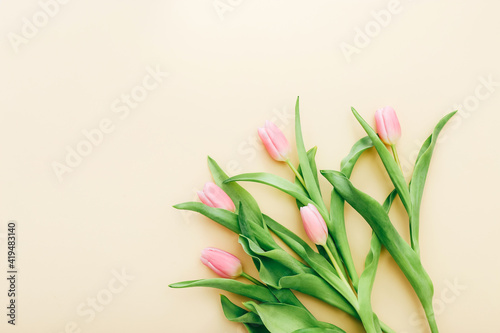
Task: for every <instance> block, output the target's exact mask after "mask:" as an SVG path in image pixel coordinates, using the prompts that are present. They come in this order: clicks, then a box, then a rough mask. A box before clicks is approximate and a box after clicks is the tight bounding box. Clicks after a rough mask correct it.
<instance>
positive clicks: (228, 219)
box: [174, 202, 279, 250]
mask: <svg viewBox="0 0 500 333" xmlns="http://www.w3.org/2000/svg"><path fill="white" fill-rule="evenodd" d="M174 208H176V209H181V210H190V211H194V212H197V213H200V214H202V215H205V216H206V217H208V218H210V219H212V220H213V221H215V222H217V223H219V224H220V225H222V226H224V227H226V228H228V229H229V230H231V231H233V232H235V233H237V234H240V233H241V230H240V226H239V222H238V215H237V214H235V213H233V212H230V211H228V210H225V209H221V208H213V207H209V206H207V205H205V204H202V203H201V202H185V203H181V204H178V205H175V206H174ZM248 211H249V210H248V209H245V212H248ZM245 221H248V219H245ZM248 228H251V230H252V233H253V235H254V236H255V238H257V239H258V240H259V245H260V246H261V247H262V248H264V249H266V250H269V249H274V248H279V246H278V244H276V242H275V241H274V239H273V237H272V236H271V234H270V233H269V230H267V226H265V229H264V228H263V227H261V226H259V225H257V224H255V223H253V224H250V225H249V226H248Z"/></svg>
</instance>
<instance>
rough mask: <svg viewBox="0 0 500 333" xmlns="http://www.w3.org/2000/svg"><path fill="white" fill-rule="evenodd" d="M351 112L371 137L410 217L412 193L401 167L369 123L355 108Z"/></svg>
mask: <svg viewBox="0 0 500 333" xmlns="http://www.w3.org/2000/svg"><path fill="white" fill-rule="evenodd" d="M351 110H352V113H353V114H354V116H355V117H356V119H357V120H358V121H359V123H360V124H361V126H362V127H363V129H364V130H365V132H366V133H367V134H368V136H369V137H370V139H371V141H372V143H373V146H374V147H375V149H376V150H377V153H378V155H379V156H380V159H381V160H382V163H383V164H384V167H385V169H386V170H387V173H388V174H389V178H391V181H392V183H393V184H394V187H395V188H396V190H397V191H398V194H399V197H400V198H401V201H402V202H403V205H404V206H405V209H406V211H407V212H408V215H410V214H411V210H412V205H411V199H410V192H409V190H408V185H407V184H406V181H405V178H404V176H403V173H402V171H401V170H400V169H399V166H398V165H397V163H396V161H395V160H394V158H393V156H392V155H391V153H390V152H389V150H387V147H386V146H385V144H384V143H383V142H382V141H381V140H380V138H379V136H378V135H377V133H376V132H375V131H374V130H373V128H371V127H370V125H368V123H367V122H366V121H365V120H364V119H363V118H362V117H361V116H360V115H359V113H358V112H357V111H356V110H355V109H354V108H351Z"/></svg>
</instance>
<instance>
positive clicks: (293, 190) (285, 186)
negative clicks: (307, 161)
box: [224, 172, 313, 205]
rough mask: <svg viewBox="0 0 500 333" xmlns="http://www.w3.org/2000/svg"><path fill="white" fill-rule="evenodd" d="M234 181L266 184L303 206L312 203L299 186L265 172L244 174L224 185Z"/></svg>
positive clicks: (230, 179)
mask: <svg viewBox="0 0 500 333" xmlns="http://www.w3.org/2000/svg"><path fill="white" fill-rule="evenodd" d="M236 181H248V182H255V183H261V184H266V185H269V186H272V187H274V188H277V189H278V190H280V191H283V192H285V193H287V194H289V195H291V196H292V197H294V198H295V199H297V200H300V202H302V203H303V204H304V205H307V204H309V203H313V202H312V201H311V199H309V197H308V196H307V193H306V192H304V190H303V189H302V188H301V187H300V186H298V185H296V184H294V183H292V182H291V181H288V180H286V179H284V178H281V177H279V176H276V175H273V174H271V173H266V172H255V173H244V174H241V175H237V176H234V177H231V178H228V179H226V180H225V181H224V183H225V184H227V183H230V182H236Z"/></svg>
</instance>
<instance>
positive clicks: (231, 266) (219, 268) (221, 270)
mask: <svg viewBox="0 0 500 333" xmlns="http://www.w3.org/2000/svg"><path fill="white" fill-rule="evenodd" d="M200 259H201V262H202V263H203V264H204V265H205V266H207V267H209V268H210V269H211V270H213V271H214V272H215V273H217V274H218V275H219V276H220V277H223V278H225V279H234V278H237V277H238V276H240V275H241V274H242V272H243V268H242V267H241V261H240V260H239V259H238V258H236V257H235V256H233V255H232V254H231V253H228V252H226V251H222V250H219V249H216V248H214V247H207V248H206V249H204V250H203V251H202V252H201V257H200Z"/></svg>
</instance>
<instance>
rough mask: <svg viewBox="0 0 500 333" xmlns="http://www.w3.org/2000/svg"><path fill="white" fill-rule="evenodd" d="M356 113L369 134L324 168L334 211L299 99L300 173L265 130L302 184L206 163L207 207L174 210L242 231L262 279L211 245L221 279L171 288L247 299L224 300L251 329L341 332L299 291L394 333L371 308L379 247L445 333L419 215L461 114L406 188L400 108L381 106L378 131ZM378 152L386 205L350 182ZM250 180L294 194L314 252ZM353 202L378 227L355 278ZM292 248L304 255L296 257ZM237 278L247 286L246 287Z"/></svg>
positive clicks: (273, 150)
mask: <svg viewBox="0 0 500 333" xmlns="http://www.w3.org/2000/svg"><path fill="white" fill-rule="evenodd" d="M352 112H353V114H354V116H355V117H356V119H357V120H358V122H359V123H360V124H361V126H362V127H363V129H364V130H365V132H366V134H367V136H366V137H364V138H362V139H360V140H359V141H357V142H356V143H355V144H354V145H353V147H352V149H351V151H350V152H349V154H348V155H347V156H346V157H345V158H344V159H343V160H342V163H341V165H340V170H339V171H333V170H321V171H320V173H321V175H323V176H324V177H325V178H326V179H327V180H328V182H329V183H331V185H332V186H333V188H332V191H331V196H330V198H329V199H330V206H329V208H328V207H327V206H326V204H325V201H324V198H323V197H322V194H321V191H320V184H319V181H318V170H317V166H316V161H315V155H316V147H314V148H312V149H310V150H306V148H305V145H304V141H303V138H302V130H301V125H300V114H299V100H298V99H297V103H296V107H295V138H296V149H297V153H298V157H299V163H298V166H297V167H295V166H294V165H293V163H292V162H291V161H290V159H289V153H290V151H291V147H290V145H289V143H288V141H287V139H286V137H285V135H284V134H283V133H282V132H281V131H280V130H279V129H278V128H277V127H276V126H275V125H274V124H273V123H271V122H266V124H265V126H264V127H263V128H260V129H259V130H258V134H259V137H260V138H261V140H262V142H263V144H264V146H265V148H266V149H267V151H268V152H269V154H270V155H271V157H272V158H274V159H275V160H276V161H280V162H285V163H286V164H287V165H288V166H289V167H290V169H291V170H292V172H293V174H294V178H295V179H294V181H293V182H291V181H288V180H286V179H284V178H281V177H278V176H276V175H273V174H270V173H264V172H259V173H247V174H241V175H237V176H234V177H229V176H228V175H227V174H226V173H224V171H223V170H222V169H221V168H220V167H219V165H218V164H217V163H216V162H215V161H214V160H213V159H211V158H208V165H209V168H210V171H211V173H212V176H213V179H214V183H207V184H206V185H205V187H204V188H203V191H201V192H199V193H198V195H199V198H200V200H201V203H199V202H186V203H182V204H178V205H176V206H174V207H175V208H177V209H183V210H191V211H195V212H198V213H201V214H203V215H205V216H207V217H208V218H210V219H212V220H213V221H215V222H217V223H219V224H221V225H222V226H224V227H226V228H228V229H230V230H231V231H233V232H235V233H236V234H238V235H239V236H238V240H239V243H240V244H241V246H242V247H243V249H244V251H245V252H246V253H247V254H248V255H249V256H250V257H251V258H252V260H253V263H254V264H255V266H256V268H257V270H258V277H252V276H250V275H248V274H247V273H245V272H244V271H243V268H242V265H241V262H240V260H239V259H238V258H236V257H235V256H233V255H232V254H229V253H227V252H225V251H223V250H220V249H216V248H207V249H205V250H204V251H203V252H202V255H201V261H202V263H203V264H205V265H206V266H208V267H209V268H211V269H212V270H213V271H214V272H215V273H216V274H218V275H219V276H220V277H221V278H215V279H214V278H213V279H202V280H193V281H185V282H179V283H174V284H171V285H170V287H172V288H186V287H211V288H218V289H221V290H225V291H228V292H231V293H235V294H239V295H242V296H245V297H247V298H249V299H250V300H249V301H247V302H245V303H243V306H244V307H241V306H238V305H236V304H234V303H233V302H232V301H230V300H229V298H227V297H226V296H223V295H222V296H221V303H222V309H223V312H224V315H225V316H226V318H227V319H228V320H230V321H233V322H239V323H242V324H243V325H244V326H245V327H246V328H247V330H248V332H252V333H262V332H272V333H292V332H293V333H320V332H325V333H329V332H331V333H333V332H344V331H343V330H342V329H341V328H340V327H338V326H337V325H338V323H336V324H337V325H335V324H334V323H327V322H323V321H319V320H317V319H316V318H315V317H314V315H313V314H312V313H311V312H310V311H309V310H308V309H307V308H306V307H305V306H304V305H303V304H302V303H301V302H300V300H299V299H298V298H297V297H296V295H295V293H294V291H297V292H300V293H304V294H308V295H310V296H313V297H315V298H318V299H320V300H321V301H324V302H325V303H326V304H328V305H329V306H333V307H336V308H338V309H340V310H342V311H344V312H346V313H347V314H349V315H351V316H352V317H354V318H356V319H358V320H359V321H360V322H361V324H362V325H363V327H364V329H365V330H366V332H369V333H381V332H387V333H389V332H395V331H394V330H393V329H391V328H390V327H389V325H387V324H386V323H385V322H383V321H382V320H380V319H379V318H378V316H377V315H376V314H375V313H374V311H373V309H372V306H371V291H372V287H373V284H374V280H375V274H376V272H377V266H378V261H379V258H380V253H381V249H382V247H385V248H386V249H387V251H388V253H389V254H390V255H391V256H392V258H393V259H394V261H395V262H396V263H397V265H398V266H399V268H400V269H401V271H402V272H403V273H404V275H405V276H406V278H407V279H408V281H409V282H410V284H411V286H412V287H413V290H414V291H415V293H416V295H417V296H418V298H419V300H420V302H421V304H422V307H423V310H424V312H425V315H426V317H427V321H428V323H429V328H430V330H431V332H432V333H436V332H438V327H437V324H436V320H435V317H434V310H433V307H432V297H433V284H432V281H431V279H430V278H429V275H428V274H427V272H426V271H425V269H424V267H423V265H422V262H421V259H420V247H419V211H420V206H421V200H422V194H423V190H424V184H425V180H426V177H427V173H428V170H429V165H430V161H431V157H432V154H433V151H434V148H435V145H436V140H437V137H438V135H439V133H440V131H441V129H442V128H443V127H444V125H445V124H446V123H447V122H448V120H449V119H450V118H451V117H452V116H453V115H454V112H452V113H450V114H448V115H446V116H445V117H444V118H442V119H441V120H440V121H439V123H438V124H437V126H436V127H435V129H434V131H433V132H432V133H431V134H430V136H429V137H428V138H427V140H426V141H425V142H424V143H423V145H422V148H421V149H420V152H419V154H418V157H417V159H416V162H415V166H414V170H413V175H412V179H411V181H410V182H409V184H408V183H407V182H406V180H405V178H404V175H403V173H402V170H401V167H400V164H399V159H398V155H397V151H396V142H397V141H398V138H399V137H400V136H401V129H400V125H399V122H398V119H397V116H396V113H395V111H394V110H393V109H392V108H390V107H385V108H383V109H380V110H378V111H377V112H376V113H375V121H376V130H374V129H373V128H372V127H371V126H370V125H369V124H368V123H367V122H366V121H365V120H364V119H363V118H362V117H361V116H360V115H359V114H358V113H357V112H356V110H354V109H352ZM388 146H389V147H390V150H389V149H388ZM371 148H375V149H376V151H377V153H378V155H379V157H380V159H381V160H382V162H383V165H384V167H385V169H386V170H387V173H388V175H389V177H390V180H391V182H392V184H393V185H394V190H393V191H392V192H391V193H390V194H388V196H387V199H386V200H385V201H384V202H383V203H379V202H377V201H376V200H375V199H374V198H372V197H371V196H370V195H368V194H366V193H364V192H362V191H360V190H359V189H357V188H356V187H355V186H354V185H353V184H352V183H351V181H350V180H349V178H350V176H351V173H352V172H353V168H354V166H355V164H356V162H357V160H358V158H359V157H360V155H361V154H362V153H363V152H365V151H366V150H368V149H371ZM391 152H392V153H391ZM244 181H250V182H257V183H261V184H265V185H268V186H272V187H274V188H277V189H279V190H281V191H283V192H285V193H287V194H288V195H290V196H292V197H294V198H295V199H296V201H297V206H298V209H299V211H300V215H301V217H302V222H303V226H304V229H305V232H306V234H307V236H308V237H309V239H310V240H311V241H312V242H313V243H314V244H316V249H314V248H312V247H311V246H309V245H308V243H307V242H305V241H304V240H303V239H301V238H300V237H299V236H297V235H296V234H295V233H293V232H292V231H290V230H289V229H288V228H286V227H285V226H284V225H282V224H280V223H278V222H277V221H275V220H273V219H272V218H271V217H269V216H268V215H266V214H263V213H262V212H261V210H260V208H259V206H258V204H257V202H256V200H255V199H254V198H253V197H252V196H251V195H250V193H248V192H247V191H246V190H245V189H243V188H242V187H241V186H240V185H239V184H238V182H244ZM397 196H398V197H399V198H400V200H401V202H402V203H403V206H404V208H405V210H406V212H407V215H408V222H409V226H410V239H411V242H410V244H408V243H407V242H406V241H405V240H404V239H403V237H401V235H400V234H399V233H398V231H397V230H396V229H395V227H394V225H393V224H392V222H391V220H390V219H389V215H388V212H389V210H390V208H391V205H392V203H393V201H394V199H395V198H396V197H397ZM346 202H347V203H348V204H349V205H350V206H352V207H353V208H354V209H355V210H356V211H357V212H358V213H359V214H360V215H361V216H362V217H363V218H364V220H366V222H367V223H368V224H369V225H370V227H371V228H372V230H373V233H372V238H371V244H370V250H369V253H368V255H367V256H366V260H365V268H364V270H363V272H361V274H360V275H359V274H358V273H357V272H356V269H355V266H354V262H353V258H352V256H351V250H350V246H349V242H348V238H347V234H346V224H345V223H346V222H345V219H344V206H345V203H346ZM275 237H278V238H279V239H281V241H283V243H284V244H286V245H287V246H288V249H284V248H283V247H282V246H280V245H279V244H278V243H277V242H276V239H275ZM289 251H293V252H294V253H295V254H296V255H297V256H292V255H291V253H290V252H289ZM297 258H300V259H297ZM240 277H241V278H244V279H246V280H247V281H246V282H245V281H241V279H240Z"/></svg>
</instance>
